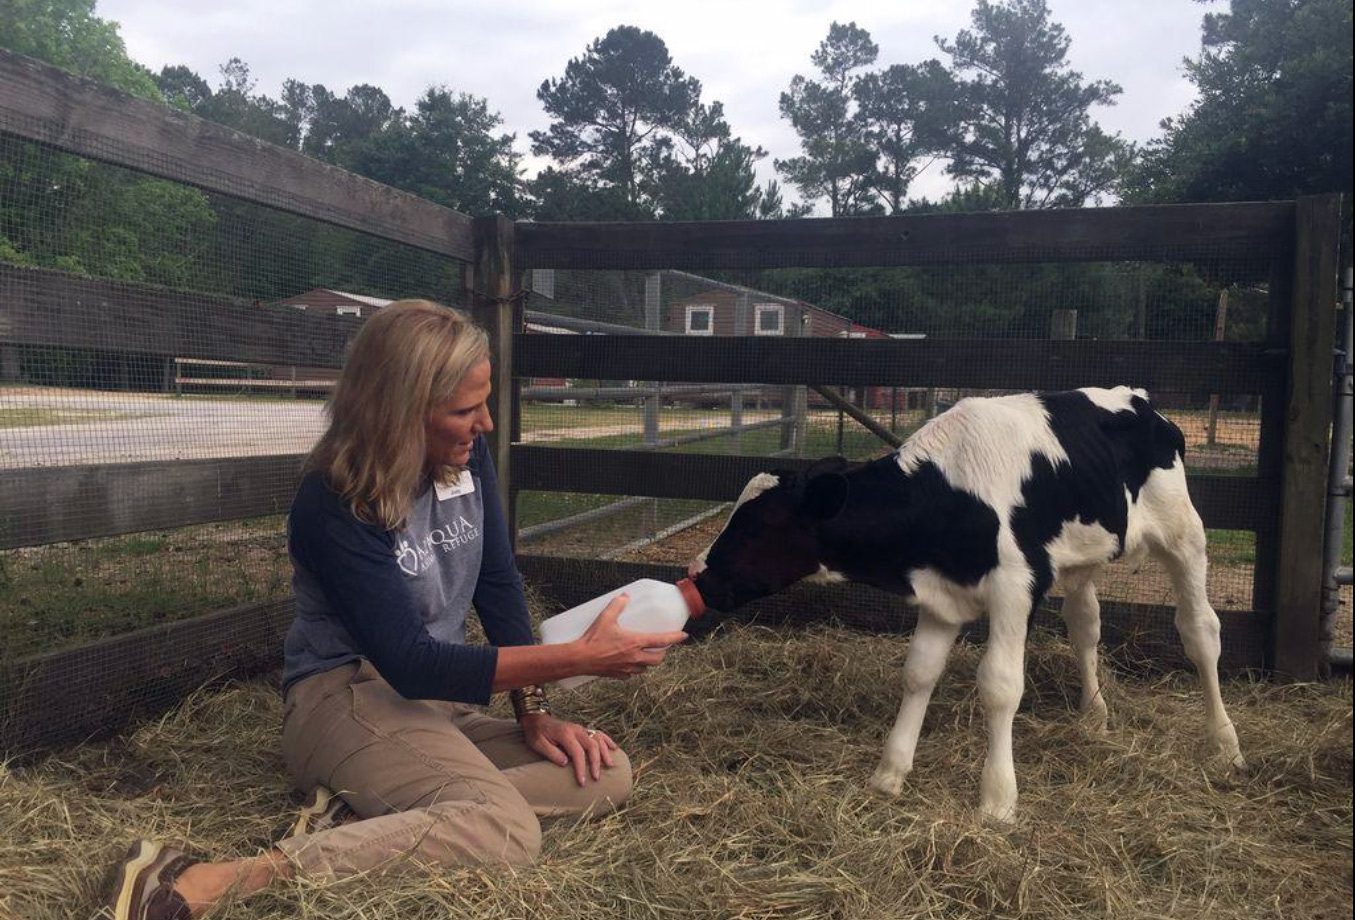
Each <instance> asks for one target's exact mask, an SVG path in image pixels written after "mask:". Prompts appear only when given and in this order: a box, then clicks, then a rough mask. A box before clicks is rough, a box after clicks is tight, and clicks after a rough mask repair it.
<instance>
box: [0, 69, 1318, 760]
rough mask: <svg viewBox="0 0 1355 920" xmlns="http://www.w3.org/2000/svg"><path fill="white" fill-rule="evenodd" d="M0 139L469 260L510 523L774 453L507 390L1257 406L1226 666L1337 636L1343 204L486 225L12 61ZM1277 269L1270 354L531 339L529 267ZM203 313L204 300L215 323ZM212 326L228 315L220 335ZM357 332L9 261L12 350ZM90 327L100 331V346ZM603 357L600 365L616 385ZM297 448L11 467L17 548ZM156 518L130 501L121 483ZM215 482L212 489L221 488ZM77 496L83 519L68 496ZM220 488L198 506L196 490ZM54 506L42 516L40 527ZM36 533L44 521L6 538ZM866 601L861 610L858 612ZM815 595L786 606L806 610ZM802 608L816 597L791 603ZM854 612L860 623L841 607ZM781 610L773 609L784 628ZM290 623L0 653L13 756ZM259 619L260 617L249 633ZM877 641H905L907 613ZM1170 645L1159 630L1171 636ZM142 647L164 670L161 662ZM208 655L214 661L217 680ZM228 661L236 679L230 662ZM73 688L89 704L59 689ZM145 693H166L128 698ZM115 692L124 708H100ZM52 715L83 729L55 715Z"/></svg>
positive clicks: (233, 483)
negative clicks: (584, 441) (943, 391)
mask: <svg viewBox="0 0 1355 920" xmlns="http://www.w3.org/2000/svg"><path fill="white" fill-rule="evenodd" d="M0 133H4V134H8V135H12V136H16V137H19V138H23V139H26V140H30V141H36V142H39V143H41V144H44V145H47V146H49V147H50V148H53V149H56V150H60V151H64V152H69V153H74V154H78V155H80V156H84V157H88V158H91V159H95V160H101V161H105V162H110V163H115V164H118V165H121V166H125V167H130V168H134V169H137V170H139V171H141V172H144V173H146V174H149V175H154V176H158V177H162V178H167V179H172V180H176V181H179V182H184V183H187V184H190V185H194V186H197V187H200V188H203V189H207V190H211V191H213V192H218V193H221V194H225V195H229V196H233V197H235V198H238V199H241V200H244V201H249V202H254V203H258V204H263V205H266V206H269V207H272V208H275V209H279V210H281V211H285V212H289V213H294V214H298V215H303V216H305V217H309V218H313V219H318V220H321V221H325V222H329V223H333V224H335V225H338V226H343V227H350V228H356V229H360V230H362V231H363V232H365V233H369V234H373V235H375V236H378V237H382V238H386V239H390V240H395V241H397V242H400V243H404V244H406V245H411V246H415V247H418V248H420V249H423V250H427V251H429V252H433V253H437V254H439V255H441V256H443V257H446V258H448V259H453V260H456V261H457V262H458V263H460V264H462V265H463V267H464V271H463V273H462V277H463V278H464V287H465V290H466V292H467V293H468V295H469V299H471V301H472V302H473V303H474V304H475V311H476V314H477V318H478V319H479V321H480V322H481V323H482V324H483V325H484V326H485V327H486V328H487V329H488V330H489V332H490V337H491V342H492V346H493V348H494V353H495V355H496V361H495V369H494V373H495V380H494V385H495V394H496V395H495V397H494V399H495V404H494V405H493V406H492V409H493V411H494V412H495V413H496V416H497V418H498V420H499V428H498V429H497V430H496V432H495V434H494V436H493V438H492V441H493V443H492V448H493V453H494V456H495V458H496V461H497V463H498V465H499V478H500V483H501V487H502V488H503V490H504V498H505V500H506V501H507V503H508V507H509V508H510V509H511V508H512V507H513V504H514V501H513V500H514V496H515V495H516V493H517V492H518V491H520V490H524V489H538V490H553V491H577V492H592V493H604V494H616V495H631V496H654V497H673V498H701V499H716V500H729V499H733V498H735V497H736V496H737V494H738V492H739V490H740V488H741V487H742V485H743V483H744V482H745V481H746V480H747V478H748V477H749V475H751V473H753V472H755V471H756V470H758V469H759V468H761V466H762V465H763V463H764V462H765V458H757V457H738V456H734V457H726V456H705V455H693V454H666V453H655V452H652V451H651V452H646V451H592V450H573V449H569V450H565V449H558V448H552V447H547V446H534V445H526V444H520V443H514V441H515V440H518V438H519V437H520V420H519V415H518V413H517V411H516V408H517V406H516V401H517V395H516V390H515V384H514V381H515V380H516V379H517V378H518V377H523V378H532V377H538V378H555V377H572V376H582V377H590V378H596V377H599V376H601V377H606V378H610V379H625V378H633V379H638V380H664V381H671V382H700V383H723V384H771V385H785V386H793V385H811V384H831V385H875V386H893V385H899V386H909V387H972V388H1003V389H1018V388H1034V389H1059V388H1066V387H1072V386H1085V385H1115V384H1121V383H1125V382H1132V383H1133V384H1134V385H1136V386H1143V387H1147V388H1148V389H1150V390H1153V389H1157V390H1163V391H1172V392H1185V393H1195V394H1201V395H1204V396H1207V395H1208V394H1212V393H1252V394H1259V395H1260V396H1261V405H1262V420H1261V435H1260V448H1259V450H1260V453H1259V458H1258V461H1259V462H1258V467H1257V471H1256V474H1255V475H1254V476H1247V477H1213V476H1207V475H1197V476H1192V477H1191V491H1192V494H1193V495H1194V496H1195V499H1196V501H1197V504H1198V505H1199V507H1200V510H1201V513H1202V515H1203V516H1204V519H1205V524H1206V526H1208V527H1219V528H1227V529H1244V530H1251V531H1254V532H1255V533H1256V538H1257V539H1256V544H1257V559H1256V569H1255V571H1256V576H1255V586H1254V591H1253V596H1252V604H1251V609H1250V610H1247V611H1237V612H1229V613H1228V614H1226V615H1225V617H1224V621H1225V626H1224V646H1225V665H1226V667H1227V668H1228V669H1229V670H1240V669H1248V668H1263V667H1264V668H1269V669H1272V670H1273V671H1275V672H1277V673H1280V674H1284V675H1287V676H1292V677H1295V678H1305V679H1306V678H1311V677H1313V676H1315V675H1316V674H1317V673H1318V671H1319V668H1320V666H1321V661H1320V653H1319V642H1318V610H1319V606H1320V603H1319V602H1320V589H1321V585H1320V570H1319V566H1320V561H1321V557H1322V553H1321V546H1322V515H1323V502H1324V494H1323V493H1324V485H1325V474H1326V452H1327V437H1328V431H1329V428H1330V423H1331V400H1330V380H1331V367H1332V349H1331V343H1332V340H1333V316H1334V311H1333V306H1334V304H1335V301H1336V274H1337V273H1336V257H1337V251H1336V250H1337V240H1338V229H1339V215H1340V201H1339V198H1338V197H1337V196H1322V197H1313V198H1305V199H1300V200H1298V201H1296V202H1271V203H1260V204H1221V205H1190V206H1172V207H1165V206H1164V207H1140V208H1108V209H1086V210H1077V211H1052V212H1025V213H1001V214H974V215H933V216H920V217H890V218H863V219H851V220H842V219H823V220H783V221H734V222H721V223H716V224H700V223H618V224H569V223H519V224H516V225H515V224H513V223H512V222H510V221H508V220H506V219H504V218H502V217H489V218H479V219H474V220H472V219H471V218H468V217H466V216H464V215H461V214H458V213H456V212H453V211H450V210H448V209H446V208H442V207H440V206H438V205H434V204H431V203H429V202H426V201H422V200H420V199H418V198H415V197H414V196H411V195H408V194H406V193H403V192H399V191H396V190H394V189H389V188H385V187H382V186H380V185H377V184H376V183H372V182H369V181H368V180H365V179H361V178H359V177H357V176H353V175H350V174H347V173H344V172H342V171H341V170H337V169H335V168H333V167H329V166H326V165H323V164H321V163H318V162H315V161H313V160H310V159H308V158H306V157H303V156H300V155H298V154H295V153H292V152H289V151H286V150H282V149H279V148H275V147H271V146H269V145H267V144H264V143H261V142H259V141H258V140H255V139H253V138H249V137H246V136H244V135H241V134H238V133H236V132H233V131H230V130H228V129H225V128H221V127H219V126H215V125H211V124H208V123H206V122H203V121H201V120H199V119H196V118H194V117H192V116H189V115H185V114H183V113H180V112H177V111H174V110H172V109H168V108H165V107H162V106H158V105H155V104H153V103H150V102H147V101H144V100H140V99H134V98H131V97H129V96H126V95H125V94H122V93H119V92H117V91H114V90H112V89H109V88H107V87H103V86H100V85H98V84H95V83H92V82H90V81H87V80H83V79H80V78H78V77H74V76H71V75H69V74H67V73H64V72H62V71H59V70H56V69H54V68H51V67H47V66H45V65H42V64H39V63H36V62H33V61H31V60H28V59H25V58H21V57H18V56H15V55H12V54H8V53H5V52H0ZM1258 254H1259V255H1260V256H1261V257H1262V258H1264V259H1265V261H1266V262H1267V264H1268V265H1269V271H1270V283H1269V291H1270V311H1269V324H1268V329H1267V334H1266V338H1265V340H1264V341H1261V342H1256V343H1241V342H1206V341H1201V342H1189V343H1169V342H1152V343H1143V342H1106V341H1016V340H1002V341H994V340H983V341H967V342H941V341H934V340H921V341H917V340H859V339H858V340H830V339H813V340H811V339H804V338H795V337H789V338H777V337H745V338H718V337H692V338H676V337H662V338H660V337H658V336H648V335H636V336H626V337H619V336H546V335H526V334H524V332H523V320H522V299H521V293H522V292H521V287H520V285H519V279H520V277H521V270H522V269H523V268H526V267H529V266H530V267H532V268H586V269H659V268H681V269H690V270H698V271H699V270H710V269H728V268H773V267H784V266H788V265H793V266H799V267H851V266H905V265H914V266H916V265H960V264H977V263H985V264H992V263H1034V262H1041V263H1044V262H1086V261H1116V260H1134V261H1189V260H1192V259H1211V260H1212V259H1221V258H1229V257H1237V258H1248V259H1254V258H1257V257H1258ZM207 301H210V302H211V303H210V308H209V309H204V304H205V303H206V302H207ZM204 317H209V318H210V322H204V321H203V320H204ZM359 323H360V321H359V320H355V319H354V320H349V319H340V318H335V317H327V318H324V319H323V320H322V319H321V318H320V317H314V316H308V315H306V314H302V313H297V312H294V311H280V312H277V313H269V312H265V311H259V310H251V309H249V307H248V306H247V305H246V304H244V303H243V302H239V301H232V300H230V299H227V298H210V297H205V296H204V295H197V294H185V293H182V292H177V291H167V290H164V289H157V288H152V287H151V286H148V285H137V284H130V283H126V282H114V281H106V280H99V279H91V278H85V277H74V276H70V275H67V274H64V273H61V272H56V271H49V270H44V269H34V268H19V267H13V266H0V351H4V350H5V349H6V348H15V347H29V346H42V347H66V348H90V347H97V348H101V349H120V350H125V351H127V352H135V353H152V354H159V355H166V356H176V357H183V358H199V359H212V360H228V361H246V362H263V363H280V364H295V365H303V366H307V367H315V368H337V367H338V366H339V365H340V363H341V360H342V354H343V348H344V345H345V344H346V342H347V341H348V339H349V337H350V336H351V334H352V332H353V331H354V329H355V328H356V326H357V325H358V324H359ZM92 330H96V331H97V332H96V331H92ZM604 362H605V370H604ZM296 459H297V458H296V457H293V456H281V457H260V458H248V459H223V460H214V461H182V462H155V463H134V464H114V465H95V466H81V467H58V468H45V469H35V468H27V469H13V470H4V471H3V473H0V521H3V522H5V526H3V527H0V548H5V547H15V546H29V545H37V544H41V543H46V542H51V541H57V540H75V539H82V538H87V537H92V536H102V535H108V534H114V533H130V532H136V531H140V530H145V529H149V528H167V527H173V526H181V525H187V524H193V523H199V522H202V521H207V520H228V519H232V518H240V517H247V516H253V515H258V514H265V513H275V512H277V511H279V510H282V509H283V508H285V506H286V504H287V502H288V500H289V497H290V491H291V489H292V487H293V486H294V484H295V480H296V470H297V465H296ZM133 482H134V483H136V484H137V489H136V494H137V495H139V496H141V499H140V500H139V501H138V502H137V503H136V504H135V506H130V505H129V504H128V502H127V500H126V489H125V488H123V487H124V486H125V485H126V484H128V483H133ZM205 483H212V484H213V485H212V486H211V487H210V488H205V487H204V484H205ZM73 495H79V496H80V502H81V506H82V509H83V511H82V514H81V515H80V516H79V518H73V517H68V516H63V515H62V513H61V510H60V509H61V508H62V506H63V503H66V504H69V502H70V497H71V496H73ZM204 495H206V496H210V498H203V497H202V496H204ZM40 508H46V509H51V510H50V512H49V513H40V512H39V511H37V510H36V509H40ZM15 521H28V522H31V523H29V524H28V525H27V526H26V528H24V529H19V528H15V527H14V526H12V522H15ZM521 565H522V569H523V571H524V574H525V575H526V576H527V577H528V578H529V580H532V581H534V582H536V583H538V584H540V585H542V586H545V587H546V588H548V589H549V590H550V591H551V592H553V594H554V596H556V597H557V598H558V599H560V600H561V601H569V600H575V599H581V598H582V597H586V596H590V595H591V594H594V593H598V592H600V591H601V590H603V589H605V588H610V587H613V586H614V585H615V584H617V583H620V582H622V581H624V580H625V579H627V578H629V577H631V576H632V575H634V574H636V573H637V572H642V571H643V572H648V573H656V574H660V575H664V576H669V575H672V574H674V572H673V570H670V569H665V568H653V567H650V568H645V567H637V566H635V565H631V564H623V563H614V562H600V561H593V560H567V559H549V558H540V557H533V556H523V557H522V558H521ZM858 590H864V589H857V588H851V589H847V592H846V593H845V594H843V595H841V597H844V598H848V599H850V598H851V597H854V596H855V595H854V594H853V593H852V592H856V591H858ZM806 597H818V595H817V594H815V593H814V591H813V590H810V589H805V590H804V591H800V592H793V593H791V594H788V595H786V596H784V597H782V598H778V599H774V600H771V601H768V602H767V603H766V604H765V605H764V606H765V607H766V609H768V610H770V611H772V614H773V615H778V616H784V617H788V618H791V619H793V618H794V616H795V610H796V607H795V605H796V603H803V601H804V599H805V598H806ZM797 598H798V599H799V600H798V601H797ZM847 606H848V607H850V606H851V605H850V604H848V605H847ZM778 612H779V613H778ZM1103 615H1104V617H1105V620H1106V635H1107V636H1108V637H1118V638H1119V639H1121V640H1123V641H1126V642H1135V643H1137V647H1139V648H1142V649H1147V650H1149V652H1148V653H1149V654H1154V655H1157V654H1159V653H1160V654H1161V655H1162V656H1164V657H1163V658H1162V659H1161V660H1163V661H1168V662H1174V661H1175V660H1176V659H1171V658H1168V657H1166V656H1168V655H1169V654H1170V653H1169V652H1167V651H1166V650H1167V649H1168V648H1169V647H1170V648H1174V646H1175V643H1174V642H1169V641H1168V639H1169V637H1165V636H1163V635H1160V634H1154V635H1148V633H1150V632H1151V631H1152V629H1156V628H1157V627H1151V628H1150V626H1148V625H1146V624H1147V622H1148V620H1152V621H1153V622H1156V623H1163V622H1169V617H1158V618H1156V619H1154V618H1152V617H1148V618H1147V619H1145V613H1144V611H1143V608H1142V607H1129V606H1123V605H1116V604H1110V603H1107V604H1103ZM285 622H286V605H285V604H281V605H279V604H277V603H268V604H262V605H256V606H252V607H247V608H241V609H237V610H234V611H230V612H223V613H219V614H215V615H213V616H212V617H209V618H202V619H200V620H196V621H191V622H189V623H187V624H182V625H168V626H161V627H156V628H155V629H154V630H152V631H149V632H148V633H146V634H144V635H139V636H138V637H136V638H134V639H129V638H120V639H115V640H108V641H106V642H103V643H95V644H91V645H87V646H83V647H81V648H78V649H75V650H72V651H69V652H59V653H53V654H49V655H44V656H41V657H39V658H34V659H25V660H21V661H7V662H0V757H3V756H4V755H5V754H6V753H8V754H10V755H13V754H16V753H22V752H23V751H26V750H31V749H34V748H40V747H44V746H50V745H52V744H56V743H60V742H65V741H70V740H75V739H80V738H83V737H86V736H88V735H90V734H95V733H99V732H104V731H108V730H112V729H116V728H117V727H118V726H119V725H121V724H124V723H125V721H126V719H127V718H128V717H129V715H130V714H131V712H132V711H133V710H134V709H136V708H137V707H141V709H142V710H143V711H149V710H150V709H154V708H157V707H162V706H164V705H168V704H170V703H172V702H173V701H174V700H175V699H176V698H177V697H178V695H180V694H182V693H183V692H185V691H187V690H189V689H191V688H193V687H194V686H196V685H198V684H199V683H201V682H202V680H203V679H204V677H205V676H208V675H209V674H210V675H214V676H221V675H223V674H227V673H230V672H232V671H240V670H249V669H252V668H257V667H260V666H263V665H264V664H265V663H271V664H275V663H276V661H277V658H278V651H279V649H280V638H279V637H280V631H281V630H282V629H283V628H284V626H285ZM242 624H249V625H250V628H249V629H248V630H242V628H241V626H242ZM859 625H874V626H875V627H877V628H890V629H897V628H901V627H903V626H905V625H906V620H902V619H900V620H897V621H894V622H892V623H889V624H883V623H878V622H877V623H874V624H859ZM1159 632H1160V630H1159ZM146 643H150V647H151V648H152V649H153V651H145V645H146ZM205 663H211V664H212V665H213V666H214V669H208V668H207V665H206V664H205ZM216 666H219V667H216ZM76 673H78V674H79V675H80V680H81V684H80V695H79V699H78V700H72V701H68V702H70V705H65V706H64V707H63V706H59V705H58V702H59V701H54V700H53V698H52V694H54V693H55V694H59V693H60V689H61V688H62V687H63V686H65V687H70V686H71V684H70V682H69V681H68V680H67V678H68V677H69V675H71V674H76ZM138 680H140V681H141V684H140V685H141V686H142V687H143V689H144V687H145V686H146V685H147V684H148V683H149V684H153V685H154V687H155V688H156V691H157V692H156V694H155V695H153V696H152V697H147V696H145V695H144V694H142V695H141V696H137V695H135V694H129V693H128V691H127V688H128V687H129V686H134V685H137V681H138ZM100 700H110V701H111V702H108V703H103V704H100V703H99V701H100ZM54 707H57V709H59V710H60V711H61V712H62V713H64V716H63V717H62V718H53V717H52V713H53V712H54V711H56V710H55V709H54Z"/></svg>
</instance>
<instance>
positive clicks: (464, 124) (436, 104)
mask: <svg viewBox="0 0 1355 920" xmlns="http://www.w3.org/2000/svg"><path fill="white" fill-rule="evenodd" d="M350 96H352V93H351V91H350ZM378 117H382V116H378ZM502 123H503V119H502V118H501V117H500V116H499V114H498V113H497V112H493V111H490V108H489V103H488V102H486V101H485V100H484V99H481V98H479V97H477V96H472V95H469V94H467V93H454V92H452V91H451V90H449V89H447V88H446V87H436V86H435V87H431V88H429V89H428V90H427V91H426V92H425V93H424V94H423V96H422V97H420V98H419V101H418V102H417V103H416V104H415V107H414V112H413V113H411V114H410V115H409V116H407V117H405V118H397V119H395V120H393V121H392V122H390V123H389V124H388V125H387V126H386V127H385V128H384V129H383V130H381V131H379V132H377V133H374V134H372V135H371V136H370V137H369V138H367V139H366V141H365V142H362V143H360V144H358V145H356V146H355V147H354V148H353V150H352V151H351V153H350V154H349V155H348V159H349V162H348V163H347V164H345V165H348V166H349V167H350V168H351V169H353V170H354V171H356V172H358V173H360V174H362V175H364V176H367V177H369V178H372V179H375V180H376V181H378V182H384V183H385V184H387V185H392V186H395V187H396V188H401V189H404V190H405V191H408V192H413V193H414V194H415V195H418V196H420V197H422V198H427V199H428V200H429V201H435V202H437V203H438V204H442V205H446V206H447V207H449V208H454V209H456V210H459V211H464V212H466V213H469V214H488V213H491V212H495V211H498V212H501V213H504V214H507V215H509V216H510V217H515V216H520V215H521V214H522V212H523V205H522V201H521V195H520V191H521V183H520V181H519V178H518V173H519V171H520V168H521V167H520V163H519V159H520V158H519V155H518V154H517V153H516V152H515V151H514V150H513V135H511V134H501V133H500V134H496V133H495V132H496V131H498V129H499V128H500V126H501V125H502Z"/></svg>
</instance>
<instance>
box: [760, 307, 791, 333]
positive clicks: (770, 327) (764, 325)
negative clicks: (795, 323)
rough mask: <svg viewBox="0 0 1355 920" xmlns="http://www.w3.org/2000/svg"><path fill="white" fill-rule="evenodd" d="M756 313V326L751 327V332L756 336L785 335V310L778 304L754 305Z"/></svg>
mask: <svg viewBox="0 0 1355 920" xmlns="http://www.w3.org/2000/svg"><path fill="white" fill-rule="evenodd" d="M754 310H755V311H756V315H755V319H756V320H757V323H756V325H754V326H753V332H754V334H756V335H785V334H786V308H785V307H783V306H782V305H781V304H779V303H760V304H756V305H754Z"/></svg>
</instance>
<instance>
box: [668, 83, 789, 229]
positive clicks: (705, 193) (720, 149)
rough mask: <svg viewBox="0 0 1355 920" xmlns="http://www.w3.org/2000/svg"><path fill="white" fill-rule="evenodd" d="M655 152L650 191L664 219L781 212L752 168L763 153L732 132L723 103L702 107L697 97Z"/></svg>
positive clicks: (771, 190) (776, 197)
mask: <svg viewBox="0 0 1355 920" xmlns="http://www.w3.org/2000/svg"><path fill="white" fill-rule="evenodd" d="M656 150H657V151H658V156H659V162H658V164H657V167H656V169H655V170H654V174H653V178H652V187H651V190H650V195H651V197H652V199H653V201H654V202H655V204H656V205H657V207H658V211H659V214H660V216H661V217H662V218H663V219H665V220H740V219H747V218H756V217H767V216H777V215H779V214H780V213H781V207H782V206H781V201H780V193H779V192H778V191H777V189H776V188H775V187H774V186H773V187H770V188H760V187H758V185H757V175H756V173H755V171H754V167H755V165H756V163H757V161H758V160H760V159H762V158H763V157H765V156H766V155H767V154H766V152H765V151H764V150H763V149H762V148H761V147H749V146H748V145H747V144H745V143H743V141H742V140H741V139H739V138H737V137H734V136H733V131H732V130H731V129H730V127H729V123H728V122H727V121H726V120H725V117H724V105H723V104H722V103H720V102H715V103H712V104H711V105H709V106H707V105H704V104H703V103H701V102H700V101H699V100H697V101H696V102H695V103H694V104H693V105H692V108H691V109H690V110H689V111H688V112H687V113H685V114H684V116H683V117H682V118H680V119H679V120H678V121H677V123H676V124H675V125H674V126H673V127H672V128H671V129H670V131H669V132H668V134H667V135H666V137H665V138H664V140H663V141H661V142H660V144H659V145H657V146H656ZM770 196H774V197H770Z"/></svg>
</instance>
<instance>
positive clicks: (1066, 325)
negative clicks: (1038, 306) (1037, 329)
mask: <svg viewBox="0 0 1355 920" xmlns="http://www.w3.org/2000/svg"><path fill="white" fill-rule="evenodd" d="M1049 337H1050V338H1051V339H1057V340H1060V341H1070V340H1072V339H1075V338H1077V311H1076V310H1055V311H1054V312H1053V314H1052V315H1051V316H1050V317H1049Z"/></svg>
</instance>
